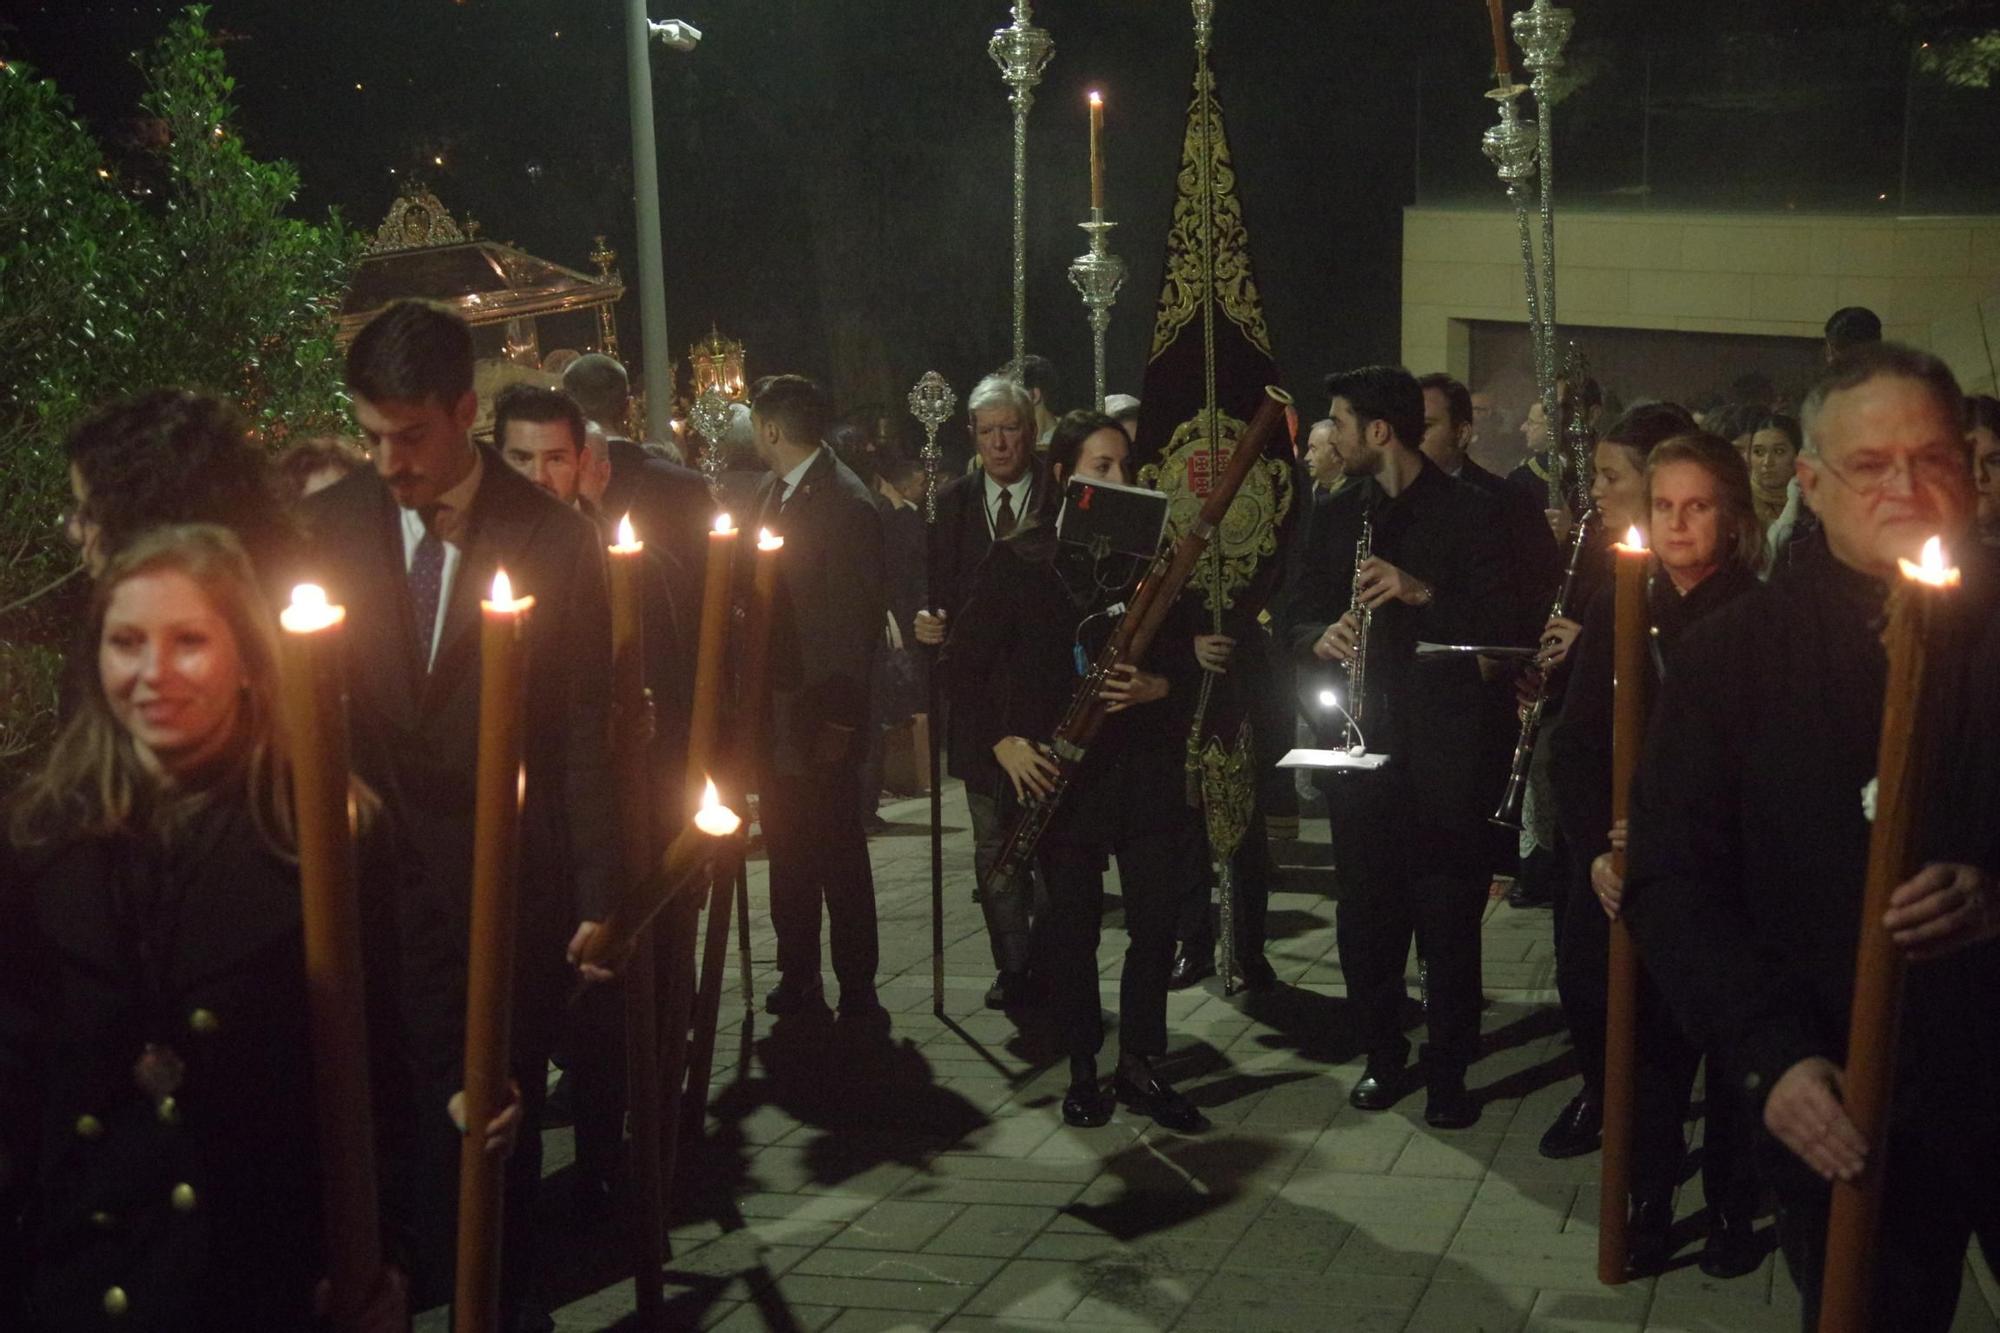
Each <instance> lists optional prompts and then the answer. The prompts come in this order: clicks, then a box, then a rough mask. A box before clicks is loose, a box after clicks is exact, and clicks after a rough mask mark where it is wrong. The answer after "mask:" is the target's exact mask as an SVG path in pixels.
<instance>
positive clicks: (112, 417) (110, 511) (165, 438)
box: [66, 389, 298, 601]
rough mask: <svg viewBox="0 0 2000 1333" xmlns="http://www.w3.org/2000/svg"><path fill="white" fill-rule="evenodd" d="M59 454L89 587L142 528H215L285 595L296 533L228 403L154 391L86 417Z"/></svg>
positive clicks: (73, 535)
mask: <svg viewBox="0 0 2000 1333" xmlns="http://www.w3.org/2000/svg"><path fill="white" fill-rule="evenodd" d="M66 449H67V452H68V455H69V484H70V492H71V494H72V495H73V496H74V497H75V500H76V507H75V508H74V509H72V510H71V511H70V515H69V520H68V534H69V539H70V541H71V542H72V543H74V544H75V545H76V547H77V548H78V550H80V551H81V552H82V554H83V564H84V569H85V570H86V571H87V572H88V573H89V574H90V576H91V577H92V578H95V577H97V576H98V574H99V572H100V571H102V570H103V569H104V567H105V565H106V564H108V563H109V562H110V560H111V559H112V558H113V557H114V556H116V555H117V554H118V553H119V551H121V550H123V549H124V548H125V547H126V546H127V545H129V544H130V543H131V542H132V541H133V540H134V539H136V538H137V537H139V536H140V535H141V534H142V533H144V532H146V531H147V530H148V529H149V528H155V527H159V526H160V525H162V524H167V523H212V524H214V525H216V526H217V527H221V528H226V529H228V531H229V532H230V533H232V534H233V535H234V536H235V538H236V540H237V541H238V543H240V544H241V546H242V548H243V550H244V552H245V553H246V554H247V555H248V556H249V557H250V565H251V568H252V569H254V570H255V571H256V573H257V577H258V579H259V581H260V582H261V583H262V584H263V585H264V587H265V588H267V589H269V590H270V591H271V592H272V594H273V596H274V598H276V599H277V600H280V601H281V600H282V598H283V595H284V594H288V593H289V591H290V588H291V582H292V579H291V575H292V574H293V573H294V572H295V570H294V561H295V559H296V546H297V540H298V532H297V529H296V528H295V527H294V526H293V524H292V521H291V519H290V518H289V517H288V516H287V515H286V513H285V510H284V508H283V506H282V505H281V504H280V503H279V500H278V493H277V489H276V487H275V486H274V485H273V481H272V475H271V468H270V461H269V459H268V458H266V456H265V455H264V453H263V451H262V450H261V449H259V448H258V447H257V445H256V444H255V443H254V442H253V441H252V440H251V438H250V432H249V427H248V426H247V425H246V424H245V423H244V420H243V417H242V414H241V413H239V412H238V411H237V410H236V408H235V407H233V406H232V405H230V404H229V403H227V402H224V401H223V400H222V399H220V398H213V397H210V396H208V395H205V394H198V393H190V392H188V391H187V390H185V389H155V390H154V391H152V392H151V393H146V394H141V395H140V396H139V397H137V398H132V399H128V400H126V401H124V402H120V403H113V404H110V405H109V406H106V407H101V408H99V409H98V410H97V411H95V412H93V413H91V414H90V415H89V416H88V417H86V418H84V420H83V422H82V423H81V424H80V425H78V426H77V427H76V429H75V430H73V431H71V432H70V435H69V440H68V443H67V446H66Z"/></svg>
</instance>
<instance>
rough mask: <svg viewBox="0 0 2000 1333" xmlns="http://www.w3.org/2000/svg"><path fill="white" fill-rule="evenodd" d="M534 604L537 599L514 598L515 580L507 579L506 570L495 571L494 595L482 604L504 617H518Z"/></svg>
mask: <svg viewBox="0 0 2000 1333" xmlns="http://www.w3.org/2000/svg"><path fill="white" fill-rule="evenodd" d="M534 604H535V599H534V598H532V597H516V596H514V580H512V579H510V578H508V577H507V571H506V570H504V569H496V570H494V571H493V595H492V597H490V598H489V599H487V600H486V601H484V602H481V603H480V605H481V606H483V607H485V608H486V609H487V610H488V611H496V612H499V613H501V614H502V615H518V614H519V613H520V612H522V611H525V610H527V609H528V608H529V607H531V606H533V605H534Z"/></svg>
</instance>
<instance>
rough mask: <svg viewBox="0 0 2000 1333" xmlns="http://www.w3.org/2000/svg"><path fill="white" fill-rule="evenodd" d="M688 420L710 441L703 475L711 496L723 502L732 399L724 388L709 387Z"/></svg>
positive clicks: (702, 394) (693, 408) (703, 437)
mask: <svg viewBox="0 0 2000 1333" xmlns="http://www.w3.org/2000/svg"><path fill="white" fill-rule="evenodd" d="M688 421H689V422H690V423H691V424H692V425H693V426H694V428H695V429H696V430H697V431H699V432H701V438H702V439H704V440H706V441H707V442H708V448H706V449H704V450H702V451H701V475H702V477H703V479H704V480H706V481H707V482H708V493H709V495H710V497H711V498H713V499H714V500H715V501H716V502H717V503H721V500H722V437H723V435H724V434H725V433H727V431H728V430H729V399H728V398H726V397H724V396H723V393H722V390H721V389H718V388H717V387H716V386H715V385H713V384H711V385H709V386H708V387H707V388H706V389H703V390H702V391H701V393H700V394H699V395H697V396H696V398H695V400H694V405H693V406H692V407H690V408H688Z"/></svg>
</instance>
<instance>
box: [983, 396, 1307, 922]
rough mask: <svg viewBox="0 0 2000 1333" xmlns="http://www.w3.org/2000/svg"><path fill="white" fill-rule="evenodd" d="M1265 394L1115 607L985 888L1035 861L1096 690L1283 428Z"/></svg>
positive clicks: (1098, 718) (1098, 699)
mask: <svg viewBox="0 0 2000 1333" xmlns="http://www.w3.org/2000/svg"><path fill="white" fill-rule="evenodd" d="M1264 393H1265V394H1266V395H1267V396H1266V397H1265V399H1264V401H1263V403H1262V404H1261V405H1259V407H1258V409H1257V414H1256V415H1255V416H1254V417H1252V418H1251V420H1250V424H1249V425H1248V426H1247V427H1245V428H1244V431H1243V436H1242V438H1241V439H1240V440H1238V441H1237V444H1236V448H1235V449H1234V450H1233V451H1232V452H1231V453H1230V455H1229V466H1228V468H1227V470H1226V471H1224V473H1223V474H1222V476H1221V478H1220V479H1219V480H1217V482H1216V483H1215V488H1214V489H1213V490H1212V491H1210V492H1209V494H1208V498H1207V499H1206V500H1205V501H1204V502H1203V504H1202V507H1201V513H1200V515H1199V516H1198V517H1197V518H1196V519H1195V522H1194V525H1193V526H1192V527H1191V528H1189V529H1188V531H1187V532H1186V533H1185V534H1184V535H1183V536H1182V537H1181V539H1180V540H1179V541H1178V542H1176V543H1175V544H1174V545H1173V547H1172V548H1171V549H1170V550H1167V551H1162V552H1161V553H1160V554H1158V555H1156V556H1154V557H1153V563H1152V565H1151V566H1150V567H1149V568H1148V569H1147V570H1146V574H1145V577H1144V578H1142V579H1141V580H1140V581H1139V586H1138V588H1137V589H1135V590H1134V591H1133V593H1132V596H1131V599H1130V601H1129V602H1128V603H1127V604H1126V605H1125V606H1124V607H1122V608H1119V607H1113V608H1112V613H1113V614H1118V613H1119V612H1120V611H1121V610H1122V615H1120V617H1119V620H1118V626H1117V628H1116V629H1115V630H1113V631H1112V634H1111V639H1110V642H1108V643H1106V644H1105V645H1104V647H1103V649H1102V650H1101V651H1100V652H1099V653H1098V654H1097V657H1096V659H1095V660H1094V661H1093V662H1092V663H1091V665H1090V670H1089V672H1088V673H1086V674H1085V675H1084V678H1083V679H1082V681H1080V682H1079V683H1078V685H1077V688H1076V692H1075V693H1074V694H1072V695H1071V696H1070V701H1069V706H1068V707H1067V708H1066V709H1064V710H1063V715H1062V721H1061V722H1060V723H1058V724H1057V726H1056V731H1055V736H1054V737H1053V738H1052V739H1051V740H1050V741H1049V743H1048V744H1047V745H1046V746H1045V747H1044V749H1045V750H1046V751H1047V752H1048V754H1049V757H1050V758H1052V759H1054V760H1055V765H1056V778H1055V782H1054V783H1053V784H1052V785H1051V788H1050V790H1049V793H1048V795H1046V796H1040V797H1033V798H1030V799H1028V800H1027V801H1024V802H1023V803H1022V806H1021V812H1020V814H1019V815H1018V816H1016V817H1015V820H1014V822H1013V825H1012V826H1011V827H1009V828H1008V830H1007V841H1006V843H1005V844H1004V845H1003V846H1002V847H1001V849H1000V855H999V857H998V859H996V860H995V862H994V865H993V871H992V874H991V875H990V876H988V878H987V881H986V883H987V884H988V885H990V884H992V883H994V882H996V881H999V880H1004V879H1006V878H1008V877H1009V876H1011V875H1016V874H1019V873H1020V872H1021V871H1023V870H1025V869H1026V868H1027V866H1028V865H1029V863H1030V862H1031V861H1033V859H1034V855H1035V849H1036V847H1038V846H1039V845H1040V844H1041V840H1042V835H1043V834H1045V833H1047V832H1048V830H1049V825H1050V824H1051V823H1053V822H1054V820H1055V816H1056V812H1057V810H1058V808H1059V807H1060V806H1061V805H1062V800H1063V797H1064V796H1066V795H1068V793H1069V789H1070V786H1071V784H1072V783H1073V782H1074V781H1075V779H1076V772H1077V769H1078V768H1079V767H1081V766H1082V764H1083V760H1084V756H1085V755H1086V754H1088V753H1089V749H1090V743H1091V741H1093V740H1094V739H1096V737H1097V733H1098V730H1099V729H1100V728H1102V727H1103V725H1104V719H1105V716H1106V712H1105V710H1106V707H1107V705H1106V704H1105V702H1104V699H1103V698H1102V695H1101V691H1102V690H1103V688H1104V685H1105V682H1106V681H1107V680H1108V679H1109V678H1110V676H1111V674H1112V673H1113V672H1114V671H1116V670H1117V669H1118V668H1119V667H1120V666H1123V665H1125V664H1127V663H1132V662H1137V661H1139V660H1140V659H1142V658H1143V657H1145V655H1146V649H1147V648H1149V647H1151V646H1152V642H1153V637H1154V636H1155V635H1156V634H1158V633H1159V631H1160V626H1161V625H1162V624H1163V623H1165V621H1166V618H1167V612H1168V611H1170V610H1172V608H1173V605H1174V602H1175V601H1176V600H1178V599H1179V597H1180V595H1181V590H1182V589H1183V588H1185V587H1186V586H1187V581H1188V579H1189V577H1190V576H1191V575H1193V573H1194V567H1195V564H1196V562H1198V561H1199V560H1200V559H1201V556H1202V552H1203V551H1204V550H1206V549H1207V547H1208V543H1209V540H1210V538H1212V537H1213V536H1214V535H1215V530H1216V529H1217V528H1219V527H1220V526H1221V525H1222V520H1223V517H1224V516H1225V515H1226V514H1228V512H1229V505H1230V502H1231V501H1233V500H1234V499H1235V498H1236V492H1237V491H1238V490H1240V489H1242V486H1243V481H1244V479H1245V478H1246V477H1248V476H1249V475H1250V469H1251V468H1252V467H1254V466H1255V465H1256V463H1257V460H1258V459H1259V458H1260V457H1262V456H1263V453H1264V445H1265V442H1266V441H1268V440H1269V439H1270V438H1271V436H1272V434H1273V433H1274V432H1275V431H1276V430H1277V429H1278V428H1279V426H1281V425H1282V424H1283V423H1284V420H1285V408H1286V407H1288V406H1290V405H1291V401H1292V400H1291V396H1290V395H1289V394H1287V393H1286V392H1285V391H1284V390H1282V389H1279V388H1276V387H1272V386H1266V387H1265V389H1264ZM982 887H984V886H982Z"/></svg>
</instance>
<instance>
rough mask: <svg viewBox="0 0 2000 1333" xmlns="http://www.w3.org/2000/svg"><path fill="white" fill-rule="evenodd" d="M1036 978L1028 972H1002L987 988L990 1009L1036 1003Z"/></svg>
mask: <svg viewBox="0 0 2000 1333" xmlns="http://www.w3.org/2000/svg"><path fill="white" fill-rule="evenodd" d="M1034 999H1035V983H1034V978H1033V977H1031V976H1030V975H1029V974H1028V973H1026V972H1002V973H1001V974H1000V975H999V976H997V977H995V978H993V984H992V985H991V986H988V987H987V988H986V1007H987V1008H988V1009H1016V1008H1019V1007H1021V1006H1023V1005H1027V1004H1032V1003H1034Z"/></svg>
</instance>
